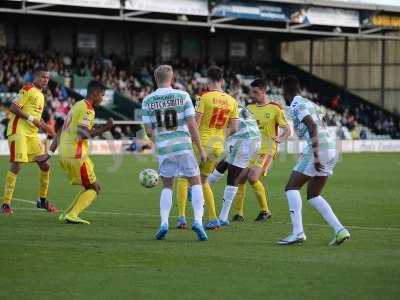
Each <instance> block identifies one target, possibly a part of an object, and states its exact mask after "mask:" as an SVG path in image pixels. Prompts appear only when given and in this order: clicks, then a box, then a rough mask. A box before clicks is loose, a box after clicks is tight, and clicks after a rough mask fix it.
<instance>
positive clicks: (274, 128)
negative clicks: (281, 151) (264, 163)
mask: <svg viewBox="0 0 400 300" xmlns="http://www.w3.org/2000/svg"><path fill="white" fill-rule="evenodd" d="M247 108H248V109H249V110H250V111H251V112H252V114H253V116H254V118H255V119H256V120H257V124H258V128H259V129H260V132H261V137H262V142H261V149H260V151H259V152H260V153H272V154H274V153H275V152H276V148H277V145H276V143H275V142H274V141H273V138H274V137H276V136H277V135H278V128H279V126H286V125H287V124H288V122H287V120H286V117H285V112H284V110H283V108H282V107H281V106H280V105H279V104H278V103H275V102H272V101H271V102H268V103H266V104H264V105H257V104H250V105H248V106H247Z"/></svg>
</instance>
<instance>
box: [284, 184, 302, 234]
mask: <svg viewBox="0 0 400 300" xmlns="http://www.w3.org/2000/svg"><path fill="white" fill-rule="evenodd" d="M286 197H287V199H288V203H289V214H290V219H291V221H292V226H293V229H292V230H293V232H292V233H293V234H298V233H300V232H304V229H303V217H302V215H301V207H302V202H301V195H300V191H299V190H289V191H286Z"/></svg>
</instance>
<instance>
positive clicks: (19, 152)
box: [8, 133, 44, 163]
mask: <svg viewBox="0 0 400 300" xmlns="http://www.w3.org/2000/svg"><path fill="white" fill-rule="evenodd" d="M8 146H9V148H10V161H11V162H21V163H27V162H33V161H35V158H36V156H38V155H42V154H44V147H43V144H42V142H41V141H40V139H39V136H25V135H22V134H18V133H15V134H12V135H9V136H8Z"/></svg>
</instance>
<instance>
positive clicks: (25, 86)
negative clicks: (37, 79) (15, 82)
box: [22, 83, 33, 92]
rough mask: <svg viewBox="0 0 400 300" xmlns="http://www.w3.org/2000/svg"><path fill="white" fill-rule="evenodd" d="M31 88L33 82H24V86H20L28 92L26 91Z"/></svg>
mask: <svg viewBox="0 0 400 300" xmlns="http://www.w3.org/2000/svg"><path fill="white" fill-rule="evenodd" d="M32 88H33V84H32V83H27V84H24V86H23V87H22V90H24V91H26V92H28V91H30V90H32Z"/></svg>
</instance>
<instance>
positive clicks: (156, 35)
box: [0, 15, 278, 63]
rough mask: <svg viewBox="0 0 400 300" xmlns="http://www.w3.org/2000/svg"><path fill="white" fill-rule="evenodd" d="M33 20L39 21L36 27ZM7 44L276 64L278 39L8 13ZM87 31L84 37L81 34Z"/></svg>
mask: <svg viewBox="0 0 400 300" xmlns="http://www.w3.org/2000/svg"><path fill="white" fill-rule="evenodd" d="M32 24H35V25H34V26H32ZM0 26H2V27H3V28H4V31H5V35H6V43H7V47H10V48H13V47H17V48H27V49H33V50H52V51H53V50H54V51H60V52H63V53H72V54H77V53H79V54H80V55H85V54H86V53H88V54H90V53H93V52H95V53H100V54H102V55H110V54H112V53H113V54H118V55H126V56H129V57H132V58H133V59H138V58H139V59H140V58H144V57H152V58H159V59H163V60H169V59H173V58H176V57H183V58H189V59H212V60H215V61H227V60H231V61H240V60H247V59H249V58H250V59H251V60H253V61H258V62H267V63H268V62H273V61H274V57H275V55H276V49H277V47H278V43H277V40H276V37H273V36H269V35H266V34H265V33H252V34H251V35H249V34H248V33H246V32H235V34H234V35H232V34H231V31H227V30H224V29H219V30H217V31H216V32H215V33H213V34H212V33H210V32H209V30H208V29H204V28H196V27H192V28H191V30H183V31H182V30H181V28H180V27H176V26H173V25H157V24H141V23H132V22H130V23H121V22H110V21H102V20H83V19H68V18H61V17H59V18H54V17H42V16H41V17H40V18H38V17H34V16H29V15H28V16H23V17H21V16H19V15H4V16H3V18H2V19H1V20H0ZM82 35H84V36H82ZM82 46H84V47H82Z"/></svg>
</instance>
